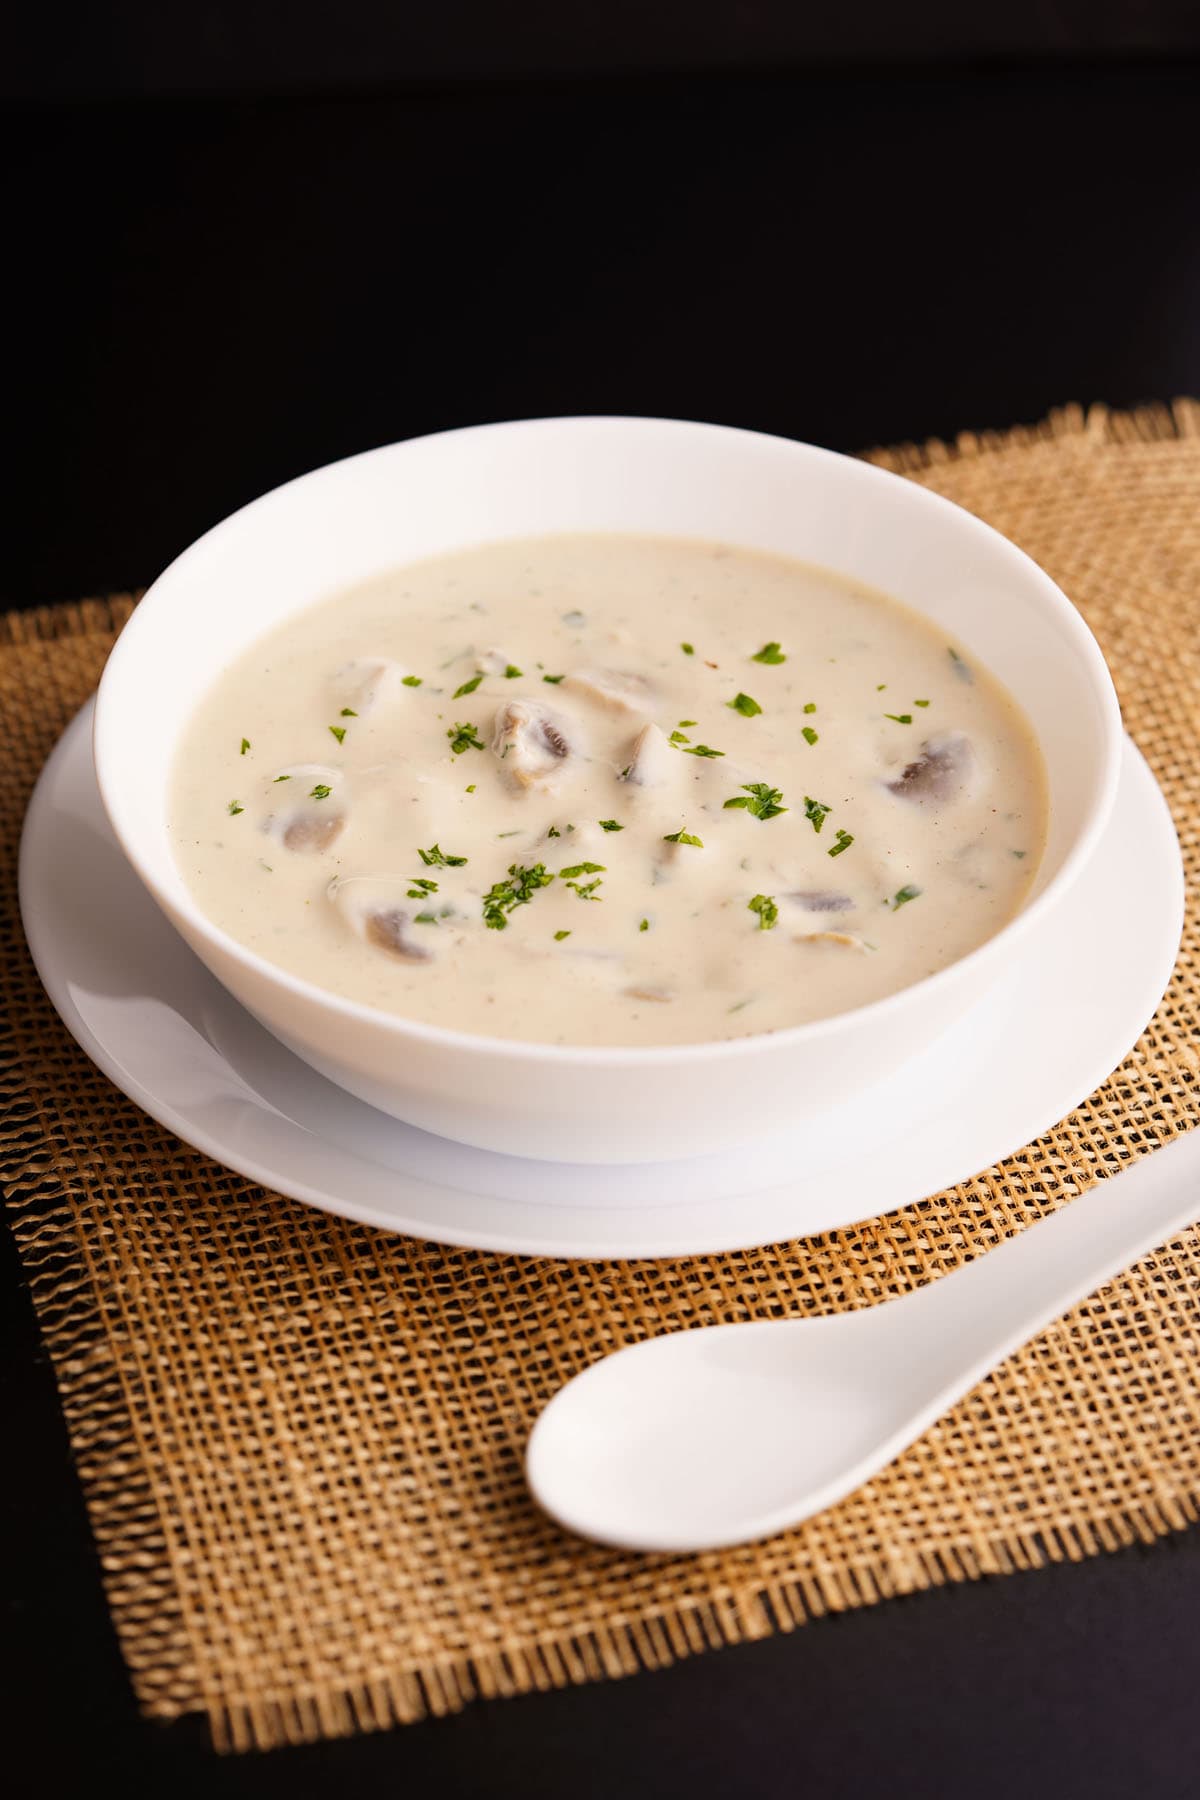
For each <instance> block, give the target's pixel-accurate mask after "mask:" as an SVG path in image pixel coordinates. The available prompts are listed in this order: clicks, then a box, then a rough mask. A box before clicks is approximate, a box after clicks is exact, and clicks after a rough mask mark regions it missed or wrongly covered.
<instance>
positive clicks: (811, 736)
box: [800, 725, 820, 744]
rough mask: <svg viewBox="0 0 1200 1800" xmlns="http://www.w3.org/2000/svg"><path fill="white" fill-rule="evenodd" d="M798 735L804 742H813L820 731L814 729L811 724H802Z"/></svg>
mask: <svg viewBox="0 0 1200 1800" xmlns="http://www.w3.org/2000/svg"><path fill="white" fill-rule="evenodd" d="M800 736H801V737H802V738H803V739H804V741H805V743H806V744H815V743H816V741H817V739H818V737H819V736H820V733H819V732H817V731H814V730H813V728H812V726H811V725H802V726H801V727H800Z"/></svg>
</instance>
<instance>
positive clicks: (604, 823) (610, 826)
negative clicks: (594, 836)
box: [600, 819, 625, 831]
mask: <svg viewBox="0 0 1200 1800" xmlns="http://www.w3.org/2000/svg"><path fill="white" fill-rule="evenodd" d="M600 829H601V831H624V829H625V827H624V826H623V825H618V824H617V821H616V820H615V819H601V821H600Z"/></svg>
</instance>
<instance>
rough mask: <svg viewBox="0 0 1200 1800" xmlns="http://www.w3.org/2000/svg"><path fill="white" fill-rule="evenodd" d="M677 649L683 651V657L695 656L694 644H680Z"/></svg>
mask: <svg viewBox="0 0 1200 1800" xmlns="http://www.w3.org/2000/svg"><path fill="white" fill-rule="evenodd" d="M679 648H680V649H681V650H682V651H683V654H684V655H685V656H695V654H696V646H695V644H680V646H679Z"/></svg>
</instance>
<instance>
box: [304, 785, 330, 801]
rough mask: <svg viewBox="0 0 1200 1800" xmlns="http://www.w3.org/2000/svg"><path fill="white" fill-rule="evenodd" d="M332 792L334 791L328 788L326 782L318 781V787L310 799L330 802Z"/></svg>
mask: <svg viewBox="0 0 1200 1800" xmlns="http://www.w3.org/2000/svg"><path fill="white" fill-rule="evenodd" d="M332 792H333V789H332V788H331V787H327V786H326V784H325V782H323V781H318V783H317V785H316V787H315V788H313V789H312V790H311V792H310V793H309V796H308V797H309V799H310V800H328V798H329V796H330V794H332Z"/></svg>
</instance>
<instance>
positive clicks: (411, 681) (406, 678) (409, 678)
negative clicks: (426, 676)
mask: <svg viewBox="0 0 1200 1800" xmlns="http://www.w3.org/2000/svg"><path fill="white" fill-rule="evenodd" d="M421 679H422V678H421V676H420V675H402V676H401V677H400V685H401V687H420V685H421Z"/></svg>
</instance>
